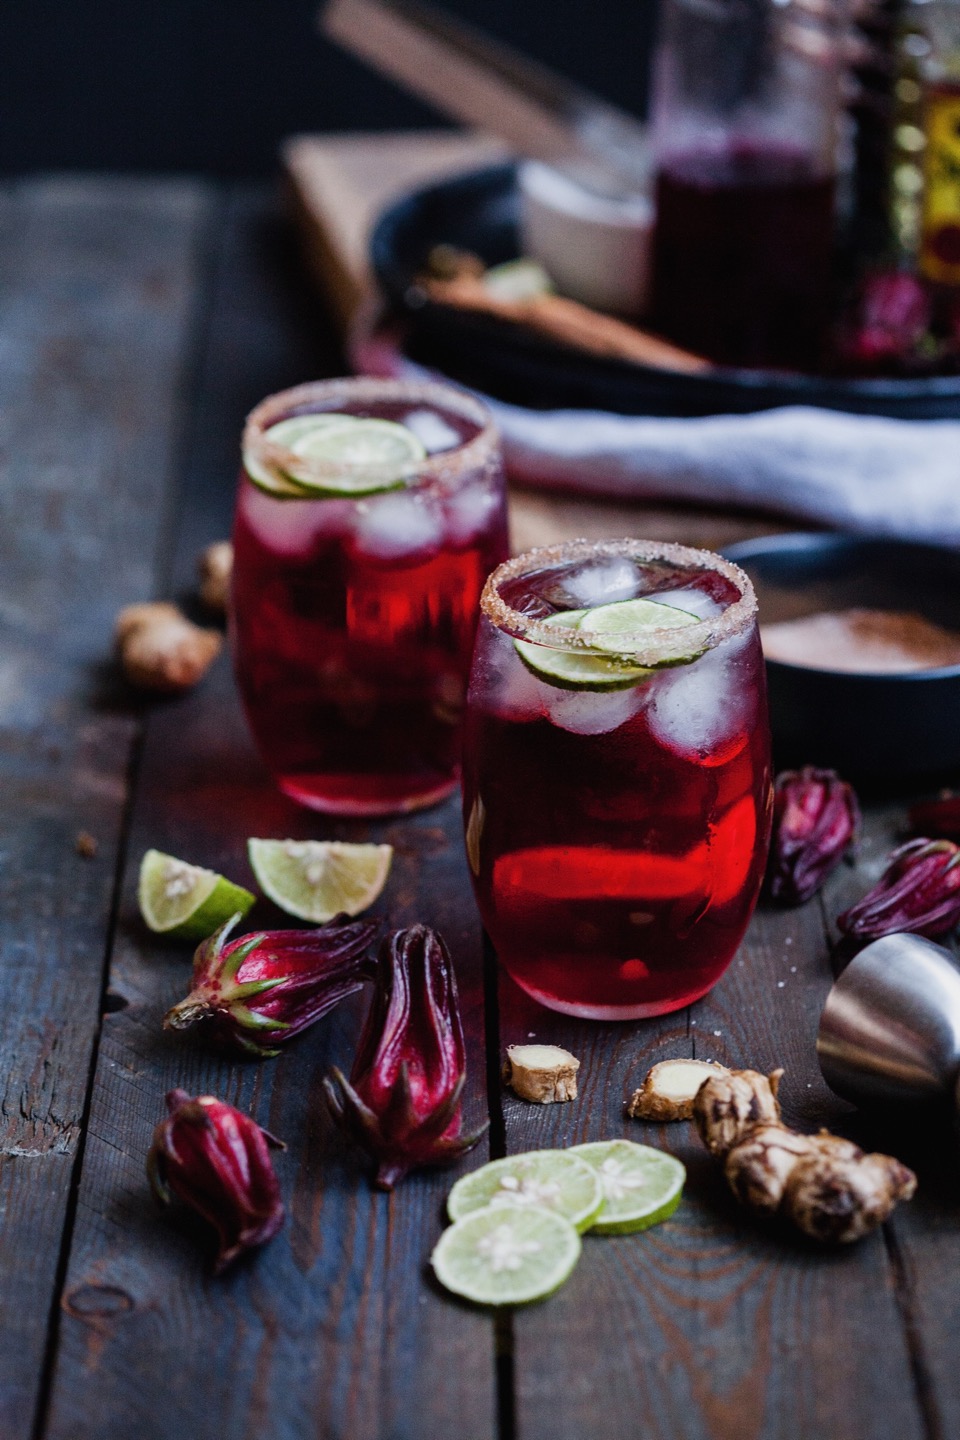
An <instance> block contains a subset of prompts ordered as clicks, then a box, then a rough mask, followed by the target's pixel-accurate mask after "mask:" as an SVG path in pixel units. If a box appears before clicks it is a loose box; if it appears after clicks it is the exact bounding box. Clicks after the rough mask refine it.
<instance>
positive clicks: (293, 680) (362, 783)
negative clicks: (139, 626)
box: [232, 397, 506, 815]
mask: <svg viewBox="0 0 960 1440" xmlns="http://www.w3.org/2000/svg"><path fill="white" fill-rule="evenodd" d="M315 408H317V407H315ZM329 408H330V409H332V410H337V411H340V412H344V413H350V414H353V415H358V416H364V417H374V418H378V419H388V420H393V421H398V422H400V423H405V424H409V425H410V428H413V429H415V430H417V431H418V432H419V434H420V438H421V439H422V440H423V442H424V444H425V445H426V447H427V450H428V451H429V452H431V453H440V452H447V451H450V452H451V453H453V452H456V451H457V450H458V449H459V447H460V446H462V445H464V444H468V443H469V442H470V441H471V440H473V439H474V438H475V437H476V436H477V435H479V433H480V429H481V427H480V426H479V425H478V424H473V423H471V422H470V421H469V420H467V419H466V418H465V417H464V416H463V415H461V414H458V413H455V412H454V411H452V410H451V411H445V410H442V409H439V408H438V407H437V406H435V405H424V404H419V405H418V404H417V403H416V402H415V401H406V402H405V403H391V402H372V403H367V404H363V405H357V404H344V403H343V400H342V397H340V399H339V401H338V403H335V404H332V405H331V406H330V407H329ZM424 417H426V418H424ZM233 541H234V577H233V595H232V611H233V622H232V623H233V642H234V645H233V648H234V663H235V668H236V674H237V680H238V683H239V687H240V692H241V695H242V697H243V701H244V705H245V708H246V713H247V718H248V720H249V723H250V728H251V730H252V731H253V735H254V738H255V740H256V742H257V745H258V747H259V749H260V752H261V754H262V755H263V758H264V760H265V762H266V763H267V765H268V766H269V768H270V770H271V771H272V772H273V774H274V777H275V778H276V780H277V783H278V784H279V786H280V788H281V789H282V790H284V791H285V792H286V793H287V794H288V795H290V796H292V798H293V799H295V800H298V801H300V802H301V803H302V804H304V805H308V806H310V807H311V808H314V809H318V810H326V811H331V812H334V813H337V814H345V815H364V814H384V813H389V812H391V811H403V810H411V809H416V808H419V807H420V806H423V805H428V804H431V803H433V802H434V801H436V800H439V799H441V798H442V797H443V796H444V795H446V794H448V793H449V792H450V790H452V789H453V788H454V786H455V785H456V783H457V777H458V771H459V752H460V719H461V711H462V705H463V696H464V691H465V688H466V677H467V672H468V668H469V662H470V651H471V647H472V643H473V636H474V632H475V629H476V624H477V614H478V600H479V596H480V591H481V588H482V586H483V582H484V579H485V578H486V576H487V574H488V573H489V571H490V570H491V569H493V567H494V566H495V565H497V564H498V563H499V562H500V561H501V560H502V559H503V558H504V555H505V554H506V516H505V507H504V496H503V475H502V470H501V467H500V463H499V459H498V458H497V452H496V450H495V449H494V450H493V452H492V458H491V456H489V455H488V458H487V460H486V462H485V463H484V464H482V465H478V466H477V468H476V469H470V468H466V469H464V470H462V471H461V472H460V473H458V474H457V475H456V477H455V479H453V480H452V481H450V483H448V484H424V485H421V484H419V483H418V481H417V480H416V478H414V480H413V481H412V482H411V484H410V486H409V487H408V488H407V489H402V490H395V491H389V492H386V493H383V494H379V495H370V496H367V497H366V498H364V499H358V500H351V499H339V498H332V499H331V498H316V499H314V498H308V499H304V500H300V499H286V498H283V499H280V498H276V497H274V496H272V495H268V494H264V493H263V492H262V491H261V490H258V489H257V488H256V487H255V486H254V485H253V484H252V483H251V481H250V479H249V478H248V477H247V475H246V474H245V473H243V472H241V477H240V490H239V495H238V501H237V511H236V521H235V527H234V536H233Z"/></svg>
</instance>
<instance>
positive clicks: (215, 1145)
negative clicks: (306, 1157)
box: [147, 1090, 283, 1273]
mask: <svg viewBox="0 0 960 1440" xmlns="http://www.w3.org/2000/svg"><path fill="white" fill-rule="evenodd" d="M167 1108H168V1110H169V1111H170V1114H169V1115H168V1116H167V1118H166V1119H165V1120H161V1122H160V1124H159V1125H158V1126H157V1128H156V1130H155V1131H154V1136H153V1144H152V1146H151V1147H150V1154H149V1155H148V1157H147V1174H148V1175H149V1177H150V1183H151V1185H152V1186H153V1190H154V1194H155V1195H156V1196H157V1198H158V1200H160V1201H162V1203H164V1204H169V1203H170V1201H171V1200H172V1199H173V1197H174V1195H176V1197H177V1199H179V1200H182V1201H183V1203H184V1204H185V1205H189V1206H190V1208H191V1209H192V1210H196V1211H197V1213H198V1214H199V1215H202V1216H203V1218H204V1219H205V1220H208V1221H209V1222H210V1224H211V1225H212V1226H213V1227H214V1229H215V1230H216V1232H217V1235H218V1236H219V1240H220V1246H219V1250H218V1253H217V1260H216V1270H217V1273H219V1272H220V1271H221V1270H223V1269H225V1268H226V1266H227V1265H229V1264H230V1263H231V1262H232V1261H234V1260H236V1259H237V1257H238V1256H239V1255H241V1254H242V1253H243V1252H244V1251H245V1250H249V1249H251V1248H252V1247H253V1246H255V1245H262V1244H263V1243H264V1242H265V1241H267V1240H270V1239H271V1238H272V1237H273V1236H274V1235H276V1233H277V1231H278V1230H279V1229H280V1227H281V1225H282V1224H283V1204H282V1202H281V1200H280V1187H279V1185H278V1184H277V1177H276V1175H275V1174H274V1171H273V1164H272V1162H271V1159H270V1150H269V1147H270V1146H271V1145H273V1146H277V1147H279V1148H281V1149H282V1148H283V1146H282V1142H281V1141H279V1140H276V1139H274V1137H273V1136H272V1135H270V1134H269V1133H268V1132H267V1131H266V1130H261V1128H260V1126H259V1125H258V1124H257V1123H256V1121H254V1120H251V1119H250V1116H249V1115H244V1114H243V1112H242V1111H240V1110H235V1109H234V1108H233V1106H232V1105H227V1104H226V1103H225V1101H223V1100H217V1099H216V1098H215V1097H214V1096H213V1095H198V1096H196V1097H195V1098H192V1097H191V1096H190V1095H188V1094H187V1092H186V1090H171V1091H170V1093H169V1094H168V1095H167Z"/></svg>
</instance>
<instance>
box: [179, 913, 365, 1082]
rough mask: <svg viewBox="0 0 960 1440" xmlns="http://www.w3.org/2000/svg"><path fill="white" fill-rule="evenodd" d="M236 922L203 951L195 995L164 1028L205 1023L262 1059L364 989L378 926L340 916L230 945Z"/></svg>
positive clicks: (236, 917) (205, 944) (199, 953)
mask: <svg viewBox="0 0 960 1440" xmlns="http://www.w3.org/2000/svg"><path fill="white" fill-rule="evenodd" d="M239 919H240V916H239V915H234V916H233V917H232V918H231V919H230V920H228V921H227V923H226V924H225V925H221V927H220V929H219V930H216V931H215V932H214V933H213V934H212V935H211V936H210V937H209V939H207V940H204V942H203V944H202V945H200V946H198V948H197V952H196V954H195V956H194V960H193V989H192V990H191V991H190V994H189V995H188V996H187V997H186V999H185V1000H181V1001H180V1003H179V1004H178V1005H174V1007H173V1009H172V1010H170V1011H168V1012H167V1014H166V1016H165V1017H164V1021H163V1024H164V1028H165V1029H168V1030H186V1029H188V1028H189V1027H190V1026H191V1025H196V1024H198V1023H204V1024H206V1025H208V1026H209V1027H210V1029H211V1032H212V1033H213V1034H214V1035H216V1037H217V1038H218V1039H220V1040H222V1041H224V1042H225V1043H227V1044H228V1045H229V1046H230V1047H231V1048H233V1049H239V1050H242V1051H243V1052H244V1053H246V1054H248V1055H256V1056H258V1057H259V1058H261V1059H262V1058H264V1057H266V1056H270V1055H276V1054H277V1053H278V1051H277V1049H276V1047H277V1046H278V1045H280V1044H284V1043H286V1041H287V1040H291V1039H292V1038H293V1036H294V1035H299V1034H300V1032H301V1030H305V1029H306V1028H307V1026H308V1025H312V1024H313V1023H314V1021H315V1020H319V1019H320V1018H321V1016H323V1015H326V1014H327V1012H328V1011H329V1010H332V1009H333V1007H334V1006H335V1005H338V1004H339V1003H340V1001H341V1000H343V999H345V997H346V996H347V995H352V994H354V992H355V991H357V990H359V989H360V988H361V986H362V984H363V980H364V975H363V969H364V964H365V960H366V954H367V950H368V948H369V946H370V942H371V940H372V939H373V937H374V935H375V934H376V932H377V926H376V923H375V922H371V921H363V920H360V921H354V922H352V923H346V916H344V915H340V916H337V918H336V919H335V920H331V921H330V923H329V924H328V925H321V926H320V927H319V928H318V929H316V930H266V931H258V932H257V933H256V934H255V935H244V936H243V937H242V938H241V939H239V940H233V941H231V942H230V944H227V943H226V941H227V936H228V935H229V934H230V931H231V930H232V929H233V927H234V926H235V925H236V923H237V921H238V920H239Z"/></svg>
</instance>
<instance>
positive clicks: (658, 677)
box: [463, 540, 771, 1020]
mask: <svg viewBox="0 0 960 1440" xmlns="http://www.w3.org/2000/svg"><path fill="white" fill-rule="evenodd" d="M482 610H483V615H482V619H481V622H480V628H479V630H478V634H477V642H476V648H475V652H474V660H473V670H472V674H471V679H470V689H469V693H468V698H467V719H466V729H465V735H464V777H463V778H464V819H465V826H466V840H467V854H468V858H469V861H470V868H471V870H472V872H473V877H474V887H475V891H476V896H477V902H478V904H479V908H480V912H481V915H482V917H483V921H484V924H485V926H486V928H487V931H488V933H489V935H490V938H491V940H492V941H493V944H494V946H495V948H496V950H497V953H498V955H499V957H500V960H501V962H502V964H503V965H504V966H505V967H506V969H507V970H508V971H509V973H510V974H511V975H512V976H513V978H514V979H515V980H516V981H517V982H518V984H520V985H521V986H522V987H523V989H524V990H526V991H527V992H528V993H529V994H530V995H532V996H534V998H535V999H537V1000H539V1001H540V1002H541V1003H542V1004H544V1005H547V1006H549V1007H550V1008H551V1009H554V1010H561V1011H563V1012H565V1013H567V1014H571V1015H582V1016H588V1017H591V1018H595V1019H605V1020H613V1019H632V1018H635V1017H639V1016H646V1015H658V1014H662V1013H663V1012H665V1011H668V1010H675V1009H677V1008H679V1007H680V1006H682V1005H686V1004H688V1003H689V1002H690V1001H693V1000H696V999H698V998H699V997H700V996H701V995H703V994H705V993H706V991H707V990H709V989H710V987H711V986H712V985H713V984H714V983H715V982H716V980H717V979H718V978H719V977H720V975H721V974H722V973H723V971H724V970H725V969H726V967H727V965H728V964H729V963H730V960H731V958H732V956H733V954H734V951H735V950H736V948H737V946H738V944H739V943H740V940H741V938H742V936H743V933H744V930H745V928H746V925H747V921H748V920H749V918H750V915H751V913H752V911H753V907H754V905H755V903H756V899H757V892H758V890H759V887H760V881H761V878H762V874H763V868H764V862H765V858H766V852H767V845H768V841H769V830H770V795H771V788H770V737H769V729H768V724H767V706H766V689H765V678H764V669H763V657H762V654H761V650H760V639H759V634H758V630H757V623H756V599H755V596H754V593H753V588H752V586H751V584H750V581H749V580H748V578H747V577H746V575H744V574H743V572H742V571H741V570H739V569H738V568H737V567H736V566H735V565H732V564H731V563H730V562H728V561H726V560H723V559H722V558H721V557H720V556H717V555H712V554H710V553H708V552H707V551H702V550H691V549H687V548H685V547H683V546H679V545H663V544H656V543H653V542H647V541H642V540H622V541H614V542H609V543H601V544H594V543H590V542H588V541H573V542H571V543H570V544H566V545H557V546H553V547H550V548H549V549H543V550H534V551H531V552H530V553H529V554H527V555H521V556H520V557H518V558H517V559H515V560H511V561H509V562H507V563H506V564H504V565H501V566H500V567H499V569H498V570H496V571H495V572H494V573H493V574H492V575H491V576H490V578H489V580H488V581H487V584H486V587H485V589H484V592H483V598H482Z"/></svg>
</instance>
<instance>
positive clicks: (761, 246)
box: [653, 147, 834, 370]
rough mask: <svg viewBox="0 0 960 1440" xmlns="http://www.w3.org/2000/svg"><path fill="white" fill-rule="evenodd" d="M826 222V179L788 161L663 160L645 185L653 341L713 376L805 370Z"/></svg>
mask: <svg viewBox="0 0 960 1440" xmlns="http://www.w3.org/2000/svg"><path fill="white" fill-rule="evenodd" d="M833 210H834V182H833V179H832V178H831V177H830V176H825V175H822V174H819V173H816V172H815V170H814V167H813V165H812V162H811V161H810V160H809V159H808V158H807V157H806V156H804V155H802V154H799V153H796V154H794V153H791V152H790V151H788V150H760V149H754V148H748V147H743V148H741V149H738V150H734V151H732V152H729V153H726V154H723V155H710V154H682V155H674V156H668V157H667V158H666V159H665V160H664V163H663V167H662V169H661V171H660V175H659V177H658V181H657V224H656V232H655V239H654V282H653V284H654V299H653V309H654V315H653V320H654V323H655V325H656V327H657V329H658V330H660V331H661V332H662V333H663V334H664V335H666V336H668V337H669V338H670V339H671V340H675V341H676V342H677V343H678V344H681V345H684V346H686V347H687V348H688V349H691V350H694V351H696V352H697V353H698V354H701V355H705V356H707V357H708V359H710V360H714V361H716V362H717V363H718V364H723V365H738V366H750V367H773V368H786V369H797V370H811V369H815V368H816V367H817V365H818V364H819V362H820V361H821V359H822V355H823V348H824V340H825V335H826V329H827V325H828V322H829V314H830V292H831V273H832V257H833Z"/></svg>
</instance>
